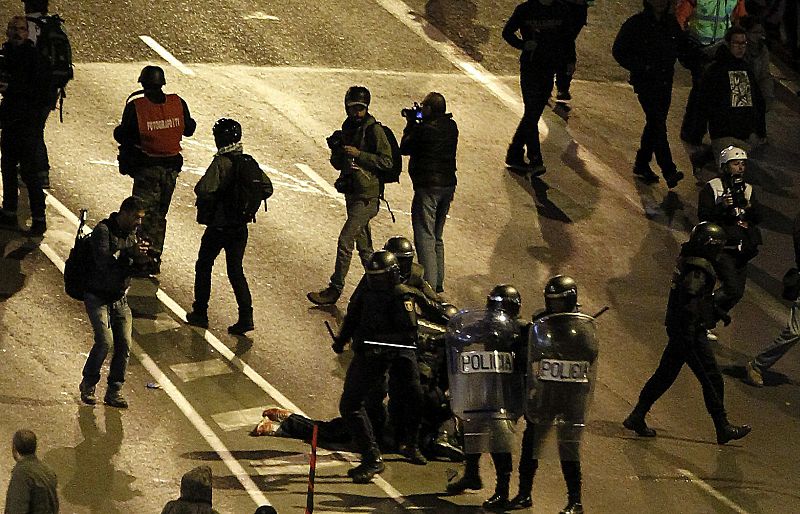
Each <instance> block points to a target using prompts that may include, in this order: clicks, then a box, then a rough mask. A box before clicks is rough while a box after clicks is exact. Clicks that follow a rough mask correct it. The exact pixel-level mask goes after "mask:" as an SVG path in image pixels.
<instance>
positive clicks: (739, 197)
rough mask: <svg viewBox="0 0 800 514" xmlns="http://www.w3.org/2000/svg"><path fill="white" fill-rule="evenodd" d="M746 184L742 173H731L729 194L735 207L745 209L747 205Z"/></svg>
mask: <svg viewBox="0 0 800 514" xmlns="http://www.w3.org/2000/svg"><path fill="white" fill-rule="evenodd" d="M746 188H747V184H746V183H745V181H744V177H743V176H742V175H733V176H732V177H731V180H730V189H729V190H730V194H731V198H732V199H733V207H734V208H736V209H745V208H746V207H747V196H746V195H745V189H746Z"/></svg>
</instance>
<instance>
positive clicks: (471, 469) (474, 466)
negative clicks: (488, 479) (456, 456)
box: [447, 453, 483, 494]
mask: <svg viewBox="0 0 800 514" xmlns="http://www.w3.org/2000/svg"><path fill="white" fill-rule="evenodd" d="M480 458H481V456H480V455H479V454H474V453H470V454H468V455H467V456H466V457H465V458H464V474H463V475H461V478H459V479H458V480H455V481H453V482H450V483H449V484H447V492H448V493H450V494H461V493H463V492H464V491H466V490H467V489H470V490H472V491H477V490H479V489H483V482H482V481H481V475H480V465H479V462H480Z"/></svg>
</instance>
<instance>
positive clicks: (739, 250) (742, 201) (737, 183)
mask: <svg viewBox="0 0 800 514" xmlns="http://www.w3.org/2000/svg"><path fill="white" fill-rule="evenodd" d="M719 160H720V170H721V172H722V174H721V176H720V177H717V178H714V179H712V180H710V181H709V182H708V183H707V184H706V185H705V187H703V189H702V190H701V191H700V197H699V199H698V205H697V217H698V218H699V219H700V221H710V222H712V223H716V224H717V225H719V226H721V227H722V228H723V229H724V230H725V234H726V236H727V238H728V239H727V241H726V243H725V247H724V248H723V251H722V252H720V254H719V256H718V257H717V259H716V262H715V264H714V267H715V269H716V272H717V276H718V279H719V281H720V283H721V288H720V289H719V290H718V291H717V292H715V293H714V308H715V311H716V313H717V316H718V318H719V319H721V320H723V322H725V324H726V325H727V324H728V323H730V317H729V316H728V311H730V310H731V309H732V308H733V306H734V305H736V304H737V303H738V302H739V300H741V299H742V296H743V295H744V287H745V282H746V280H747V263H748V262H749V261H750V259H752V258H753V257H755V256H756V255H757V254H758V247H759V245H760V244H761V242H762V240H761V231H760V230H759V229H758V226H757V225H758V223H759V221H760V217H759V206H758V203H757V202H756V198H755V195H754V193H753V186H751V185H750V184H748V183H746V182H745V181H744V170H745V164H746V162H747V154H746V153H745V151H744V150H742V149H741V148H736V147H735V146H729V147H727V148H725V149H723V150H722V152H720V157H719ZM711 337H712V339H713V338H714V337H715V336H711Z"/></svg>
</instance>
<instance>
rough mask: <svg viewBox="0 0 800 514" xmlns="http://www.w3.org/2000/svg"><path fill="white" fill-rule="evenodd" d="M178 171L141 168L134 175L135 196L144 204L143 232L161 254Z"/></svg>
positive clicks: (157, 167)
mask: <svg viewBox="0 0 800 514" xmlns="http://www.w3.org/2000/svg"><path fill="white" fill-rule="evenodd" d="M177 180H178V170H173V169H169V168H165V167H163V166H150V167H147V168H139V169H138V170H136V172H135V173H134V175H133V193H132V194H133V196H138V197H139V198H141V199H142V201H143V203H144V213H145V214H144V219H143V220H142V232H144V235H145V237H147V238H148V239H149V240H150V248H151V249H152V250H153V251H154V252H156V253H158V254H161V253H163V251H164V238H165V237H166V234H167V211H169V204H170V202H171V201H172V193H174V192H175V182H176V181H177Z"/></svg>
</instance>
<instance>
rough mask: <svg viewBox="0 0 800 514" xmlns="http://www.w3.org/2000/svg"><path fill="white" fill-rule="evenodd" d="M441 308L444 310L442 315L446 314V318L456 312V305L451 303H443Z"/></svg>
mask: <svg viewBox="0 0 800 514" xmlns="http://www.w3.org/2000/svg"><path fill="white" fill-rule="evenodd" d="M442 310H443V311H444V315H445V316H447V319H450V318H452V317H453V316H455V315H456V314H458V307H456V306H455V305H453V304H452V303H443V304H442Z"/></svg>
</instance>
